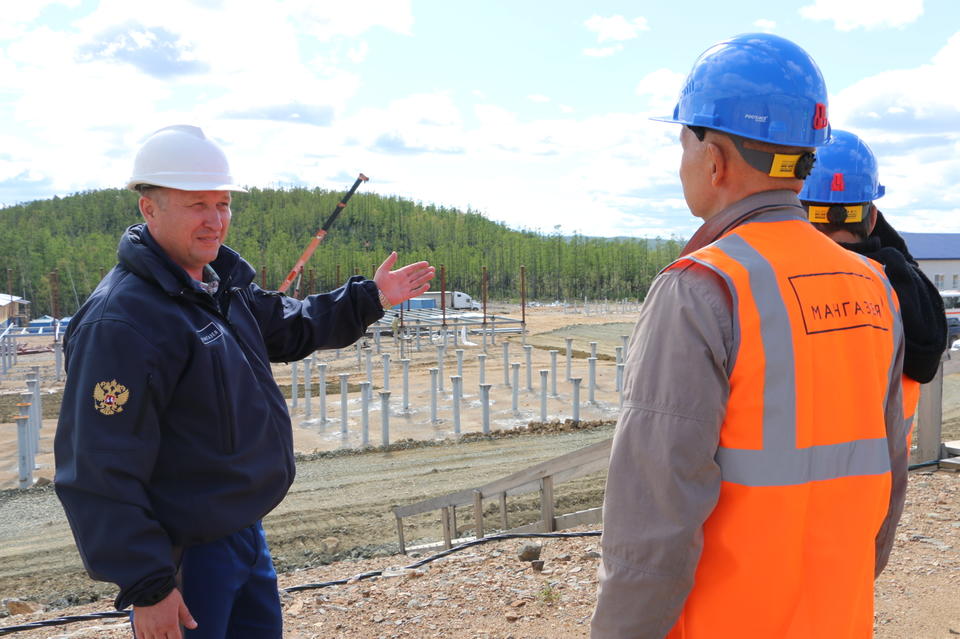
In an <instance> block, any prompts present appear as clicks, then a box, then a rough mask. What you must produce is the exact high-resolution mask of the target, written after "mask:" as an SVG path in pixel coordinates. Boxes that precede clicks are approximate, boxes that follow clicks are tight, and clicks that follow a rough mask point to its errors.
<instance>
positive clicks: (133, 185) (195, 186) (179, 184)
mask: <svg viewBox="0 0 960 639" xmlns="http://www.w3.org/2000/svg"><path fill="white" fill-rule="evenodd" d="M141 186H159V187H163V188H167V189H177V190H179V191H235V192H237V193H247V189H245V188H243V187H242V186H240V185H239V184H233V183H232V182H226V183H225V182H222V181H200V180H196V181H194V180H183V179H164V178H162V177H157V178H151V179H145V178H137V179H131V180H130V181H128V182H127V185H126V188H128V189H130V190H131V191H136V190H137V189H138V187H141Z"/></svg>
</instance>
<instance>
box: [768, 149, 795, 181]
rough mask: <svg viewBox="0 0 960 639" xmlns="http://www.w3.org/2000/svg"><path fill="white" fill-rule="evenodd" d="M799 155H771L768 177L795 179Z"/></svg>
mask: <svg viewBox="0 0 960 639" xmlns="http://www.w3.org/2000/svg"><path fill="white" fill-rule="evenodd" d="M799 159H800V156H799V155H784V154H782V153H774V154H773V163H772V164H771V165H770V177H782V178H792V177H796V173H795V171H796V169H797V160H799Z"/></svg>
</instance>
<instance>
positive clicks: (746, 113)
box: [653, 33, 830, 147]
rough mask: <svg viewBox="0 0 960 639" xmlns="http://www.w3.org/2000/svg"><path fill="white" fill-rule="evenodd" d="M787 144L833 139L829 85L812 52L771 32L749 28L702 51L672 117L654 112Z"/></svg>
mask: <svg viewBox="0 0 960 639" xmlns="http://www.w3.org/2000/svg"><path fill="white" fill-rule="evenodd" d="M653 119H654V120H660V121H663V122H676V123H678V124H686V125H688V126H702V127H707V128H710V129H716V130H718V131H725V132H727V133H733V134H735V135H739V136H742V137H744V138H748V139H751V140H760V141H762V142H770V143H773V144H782V145H785V146H801V147H810V146H822V145H824V144H826V143H827V140H829V139H830V124H829V122H828V120H827V87H826V84H825V83H824V81H823V75H822V74H821V73H820V69H819V68H818V67H817V64H816V63H815V62H814V61H813V58H811V57H810V55H809V54H807V52H806V51H804V50H803V49H801V48H800V47H799V46H797V45H796V44H794V43H793V42H791V41H790V40H787V39H786V38H781V37H780V36H776V35H773V34H769V33H747V34H743V35H738V36H735V37H733V38H730V39H728V40H724V41H722V42H719V43H717V44H715V45H713V46H712V47H710V48H709V49H707V50H706V51H704V52H703V53H702V54H701V55H700V57H699V58H697V61H696V62H694V64H693V69H691V71H690V75H688V76H687V80H686V82H685V83H684V85H683V89H682V90H681V91H680V99H679V101H678V102H677V106H676V107H675V108H674V110H673V117H670V116H667V117H662V118H653Z"/></svg>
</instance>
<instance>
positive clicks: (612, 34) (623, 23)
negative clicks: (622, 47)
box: [584, 14, 650, 42]
mask: <svg viewBox="0 0 960 639" xmlns="http://www.w3.org/2000/svg"><path fill="white" fill-rule="evenodd" d="M584 25H586V27H587V29H588V30H590V31H593V32H594V33H596V34H597V42H607V41H608V40H613V41H615V42H618V41H622V40H632V39H634V38H636V37H637V36H639V35H640V31H649V30H650V26H649V25H648V24H647V19H646V18H644V17H642V16H641V17H637V18H634V19H633V20H627V19H626V18H624V17H623V16H621V15H619V14H618V15H613V16H610V17H608V18H605V17H603V16H592V17H591V18H589V19H588V20H587V21H586V22H584Z"/></svg>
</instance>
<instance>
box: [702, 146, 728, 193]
mask: <svg viewBox="0 0 960 639" xmlns="http://www.w3.org/2000/svg"><path fill="white" fill-rule="evenodd" d="M707 156H708V158H709V159H710V183H711V184H712V185H713V186H719V185H720V183H721V182H723V179H724V178H725V177H726V174H727V157H726V155H724V151H723V148H722V147H721V146H720V145H719V144H716V143H714V142H708V143H707Z"/></svg>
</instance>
